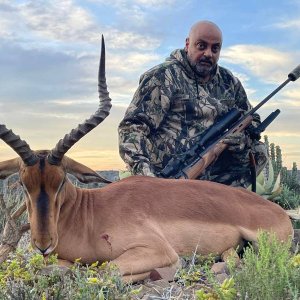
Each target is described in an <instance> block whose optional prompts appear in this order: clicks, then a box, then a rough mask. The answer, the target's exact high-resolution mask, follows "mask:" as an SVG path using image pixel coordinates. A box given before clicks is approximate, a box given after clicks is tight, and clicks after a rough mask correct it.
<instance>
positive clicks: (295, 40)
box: [0, 0, 300, 170]
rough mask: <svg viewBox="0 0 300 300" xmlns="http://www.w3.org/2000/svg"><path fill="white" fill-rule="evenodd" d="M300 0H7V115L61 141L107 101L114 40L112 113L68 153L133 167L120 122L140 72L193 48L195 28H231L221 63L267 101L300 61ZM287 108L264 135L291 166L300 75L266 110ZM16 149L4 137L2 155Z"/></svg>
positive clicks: (297, 155)
mask: <svg viewBox="0 0 300 300" xmlns="http://www.w3.org/2000/svg"><path fill="white" fill-rule="evenodd" d="M299 16H300V0H285V1H279V0H273V1H267V0H252V1H238V0H227V1H221V0H219V1H218V0H185V1H182V0H181V1H179V0H164V1H159V0H131V1H130V0H115V1H104V0H86V1H80V0H77V1H75V0H49V1H47V0H32V1H30V0H24V1H21V0H20V1H17V0H16V1H11V0H0V123H1V124H5V125H6V126H7V127H8V128H10V129H12V130H13V131H14V133H16V134H18V135H20V137H21V138H22V139H24V140H26V142H27V143H28V144H30V147H31V148H32V149H34V150H37V149H52V148H54V146H55V145H56V143H57V142H58V141H59V139H61V138H62V137H63V136H64V135H65V134H67V133H69V132H70V131H71V129H72V128H75V127H76V126H77V124H79V123H82V122H83V121H84V120H85V119H87V118H88V117H89V116H90V115H91V114H93V113H94V111H96V110H97V108H98V95H97V71H98V61H99V53H100V41H101V35H102V34H103V35H104V37H105V42H106V78H107V85H108V89H109V92H110V96H111V98H112V104H113V107H112V109H111V113H110V115H109V116H108V117H107V118H106V119H105V120H104V121H103V123H101V124H100V125H99V126H98V127H97V128H95V129H94V130H93V131H92V132H90V133H89V134H87V135H86V136H85V137H83V138H82V139H81V140H80V141H78V142H77V143H76V144H75V145H74V146H73V147H72V148H71V149H70V150H69V151H68V153H67V155H68V156H70V157H72V158H73V159H76V160H77V161H79V162H81V163H84V164H86V165H87V166H89V167H91V168H93V169H96V170H109V169H121V170H123V169H125V164H124V163H123V161H122V160H121V158H120V157H119V153H118V134H117V128H118V124H119V123H120V121H121V120H122V118H123V116H124V113H125V110H126V108H127V106H128V105H129V103H130V101H131V99H132V96H133V94H134V92H135V90H136V88H137V86H138V81H139V77H140V75H141V74H142V73H143V72H145V71H147V70H148V69H150V68H151V67H153V66H155V65H157V64H159V63H161V62H163V61H164V60H165V58H167V57H168V56H169V54H170V53H171V52H172V51H173V50H174V49H177V48H183V47H184V43H185V38H186V37H187V35H188V32H189V29H190V27H191V26H192V25H193V24H194V23H195V22H197V21H198V20H210V21H213V22H215V23H216V24H218V26H219V27H220V28H221V30H222V32H223V47H222V51H221V57H220V60H219V64H220V65H221V66H223V67H226V68H228V69H230V70H231V71H232V72H233V73H234V74H235V75H236V76H237V77H238V78H239V79H240V80H241V82H242V83H243V85H244V87H245V89H246V92H247V94H248V98H249V100H250V102H251V103H252V105H256V104H258V102H259V101H261V100H262V99H264V98H265V97H266V96H267V95H268V94H270V93H271V92H272V91H273V90H274V89H275V88H276V87H277V86H279V84H281V83H282V82H283V81H285V80H286V78H287V75H288V73H289V72H290V71H291V70H292V69H294V68H295V67H296V66H297V65H299V63H300V17H299ZM277 108H279V109H280V110H281V113H280V115H279V116H278V117H277V119H276V120H275V121H274V122H273V123H272V124H271V125H270V126H269V128H268V129H267V130H266V132H265V133H264V134H267V135H268V137H269V141H270V142H271V143H272V142H273V143H274V144H275V145H279V146H280V147H281V150H282V153H283V164H284V165H285V166H287V167H288V168H291V167H292V163H293V162H296V163H297V165H298V167H299V166H300V130H299V119H300V79H299V81H296V82H291V83H289V84H288V85H287V86H286V87H285V88H284V89H283V90H282V91H281V92H279V93H278V94H277V95H276V96H275V97H274V98H272V99H271V100H270V101H269V102H268V103H267V104H266V105H264V106H263V107H262V108H261V109H260V110H259V111H258V112H259V113H260V115H261V117H262V119H264V118H265V117H266V116H268V115H269V114H270V113H271V112H272V111H274V110H276V109H277ZM14 157H16V154H15V152H14V151H13V150H12V149H11V148H9V147H8V146H7V145H6V144H5V143H4V142H3V141H1V140H0V161H3V160H6V159H10V158H14Z"/></svg>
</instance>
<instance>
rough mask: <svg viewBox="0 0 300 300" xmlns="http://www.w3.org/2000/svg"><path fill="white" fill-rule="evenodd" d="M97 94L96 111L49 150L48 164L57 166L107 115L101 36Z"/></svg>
mask: <svg viewBox="0 0 300 300" xmlns="http://www.w3.org/2000/svg"><path fill="white" fill-rule="evenodd" d="M98 92H99V99H100V106H99V108H98V110H97V111H96V112H95V113H94V114H93V115H92V116H90V118H89V119H87V120H85V122H84V123H83V124H79V125H78V126H77V128H75V129H72V130H71V132H70V133H69V134H66V135H65V136H64V138H63V139H61V140H60V141H59V142H58V143H57V144H56V146H55V148H54V149H52V150H51V153H50V154H49V156H48V162H49V163H50V164H52V165H59V164H60V162H61V160H62V158H63V156H64V155H65V153H66V152H67V151H68V150H69V149H70V148H71V147H72V146H73V145H74V144H75V143H77V142H78V141H79V140H80V139H81V138H82V137H83V136H85V135H86V134H87V133H88V132H90V131H91V130H92V129H94V128H95V127H97V126H98V125H99V124H100V123H101V122H102V121H103V120H104V119H105V118H106V117H107V116H108V115H109V111H110V108H111V99H110V98H109V93H108V91H107V85H106V78H105V44H104V38H103V35H102V45H101V55H100V64H99V72H98Z"/></svg>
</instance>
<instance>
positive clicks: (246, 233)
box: [0, 38, 293, 281]
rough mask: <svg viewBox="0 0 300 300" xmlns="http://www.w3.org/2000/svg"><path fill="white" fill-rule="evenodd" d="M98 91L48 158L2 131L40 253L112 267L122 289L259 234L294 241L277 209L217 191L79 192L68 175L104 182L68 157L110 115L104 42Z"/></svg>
mask: <svg viewBox="0 0 300 300" xmlns="http://www.w3.org/2000/svg"><path fill="white" fill-rule="evenodd" d="M98 86H99V98H100V107H99V109H98V110H97V111H96V113H95V114H93V115H92V116H91V117H90V118H89V119H88V120H86V121H85V122H84V123H83V124H80V125H78V127H77V128H76V129H73V130H72V131H71V132H70V133H69V134H67V135H65V136H64V138H63V139H62V140H60V141H59V142H58V143H57V145H56V146H55V148H53V149H52V150H51V151H46V150H45V151H33V150H31V149H30V146H29V145H28V144H27V143H26V142H25V141H23V140H21V139H20V137H19V136H17V135H15V134H14V133H13V132H12V131H11V130H8V129H7V128H6V126H5V125H0V138H1V139H2V140H3V141H4V142H6V143H7V144H8V145H9V146H10V147H11V148H12V149H13V150H15V152H16V153H17V154H18V158H15V159H10V160H7V161H3V162H1V163H0V179H3V178H6V177H7V176H10V175H11V174H14V173H16V172H18V173H19V176H20V182H21V184H22V185H23V189H24V193H25V198H26V205H27V210H28V215H29V222H30V228H31V243H32V246H33V247H34V248H35V249H36V250H37V251H38V252H40V253H41V254H43V255H48V254H49V253H51V252H55V253H57V254H58V257H59V258H60V259H61V260H62V261H67V262H74V261H75V260H76V259H77V258H81V262H82V263H87V264H89V263H92V262H95V261H99V262H103V261H112V262H113V263H115V264H116V265H117V266H118V267H119V269H120V272H121V274H122V275H123V278H124V280H125V281H137V280H141V279H145V278H147V277H149V275H150V273H151V271H152V270H153V269H156V268H160V267H166V266H174V265H177V263H178V259H179V255H182V254H191V253H193V252H194V251H195V250H196V251H197V252H198V253H201V254H209V253H215V254H219V255H221V254H222V253H224V252H226V251H227V250H229V249H232V248H234V249H236V248H237V247H238V246H242V245H243V243H244V242H245V241H254V242H255V241H256V240H257V235H258V232H259V230H266V231H268V232H274V233H275V234H276V235H277V237H278V238H279V239H280V240H282V241H286V240H288V239H289V237H290V236H292V235H293V229H292V225H291V222H290V219H289V217H288V216H287V214H286V213H285V211H284V210H283V209H282V208H281V207H280V206H278V205H276V204H274V203H272V202H270V201H267V200H264V199H263V198H261V197H260V196H258V195H256V194H255V193H252V192H250V191H247V190H245V189H239V188H233V187H230V186H225V185H222V184H218V183H213V182H207V181H198V180H186V179H178V180H177V179H161V178H151V177H143V176H132V177H129V178H127V179H123V180H120V181H118V182H114V183H111V184H109V185H106V186H105V187H103V188H100V189H81V188H78V187H75V186H74V185H73V184H72V183H71V182H70V180H69V179H68V177H67V173H70V174H73V175H74V176H76V177H77V179H78V180H80V181H82V182H105V181H106V180H105V179H104V178H102V177H101V176H99V175H98V174H97V173H96V172H94V171H93V170H91V169H90V168H88V167H86V166H84V165H82V164H80V163H78V162H76V161H74V160H72V159H70V158H68V157H67V156H66V155H65V153H66V152H67V151H68V150H69V149H70V148H71V147H72V146H73V145H74V144H75V143H76V142H77V141H78V140H79V139H80V138H81V137H83V136H84V135H85V134H87V133H88V132H89V131H90V130H92V129H93V128H95V127H96V126H97V125H98V124H100V123H101V122H102V121H103V120H104V119H105V117H106V116H107V115H108V114H109V110H110V107H111V104H110V101H111V99H110V98H109V94H108V91H107V86H106V78H105V48H104V41H103V38H102V48H101V57H100V67H99V74H98Z"/></svg>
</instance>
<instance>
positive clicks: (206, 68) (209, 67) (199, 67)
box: [187, 56, 215, 78]
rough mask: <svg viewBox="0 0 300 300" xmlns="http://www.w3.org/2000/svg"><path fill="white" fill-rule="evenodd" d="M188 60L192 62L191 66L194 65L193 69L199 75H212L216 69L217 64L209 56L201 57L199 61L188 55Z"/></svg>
mask: <svg viewBox="0 0 300 300" xmlns="http://www.w3.org/2000/svg"><path fill="white" fill-rule="evenodd" d="M187 58H188V61H189V63H190V66H191V67H192V69H193V71H194V72H195V73H196V74H197V75H198V76H199V77H203V78H205V77H207V76H209V75H211V74H212V73H213V72H214V70H215V65H214V64H213V62H212V61H211V60H210V59H207V58H201V59H200V60H198V61H192V60H191V58H190V57H189V56H187Z"/></svg>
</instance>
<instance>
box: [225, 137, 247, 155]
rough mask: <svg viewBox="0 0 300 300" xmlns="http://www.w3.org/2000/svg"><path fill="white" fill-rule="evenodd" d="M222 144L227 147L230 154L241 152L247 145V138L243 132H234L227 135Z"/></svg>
mask: <svg viewBox="0 0 300 300" xmlns="http://www.w3.org/2000/svg"><path fill="white" fill-rule="evenodd" d="M223 143H224V144H226V145H228V148H227V149H228V150H229V151H231V152H241V151H243V150H244V149H245V147H246V145H248V143H249V138H248V136H247V135H245V133H244V132H235V133H232V134H229V135H228V136H227V137H226V138H224V139H223Z"/></svg>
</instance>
